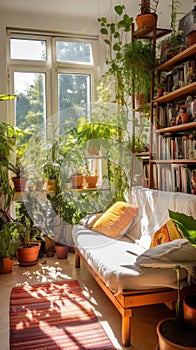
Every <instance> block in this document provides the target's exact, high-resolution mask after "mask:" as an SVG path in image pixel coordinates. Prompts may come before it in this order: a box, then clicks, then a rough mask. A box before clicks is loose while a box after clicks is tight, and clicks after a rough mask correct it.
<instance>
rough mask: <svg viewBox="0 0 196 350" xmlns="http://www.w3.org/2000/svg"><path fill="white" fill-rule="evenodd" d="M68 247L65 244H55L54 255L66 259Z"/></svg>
mask: <svg viewBox="0 0 196 350" xmlns="http://www.w3.org/2000/svg"><path fill="white" fill-rule="evenodd" d="M68 250H69V247H68V246H67V245H60V244H55V251H56V256H57V258H58V259H67V255H68Z"/></svg>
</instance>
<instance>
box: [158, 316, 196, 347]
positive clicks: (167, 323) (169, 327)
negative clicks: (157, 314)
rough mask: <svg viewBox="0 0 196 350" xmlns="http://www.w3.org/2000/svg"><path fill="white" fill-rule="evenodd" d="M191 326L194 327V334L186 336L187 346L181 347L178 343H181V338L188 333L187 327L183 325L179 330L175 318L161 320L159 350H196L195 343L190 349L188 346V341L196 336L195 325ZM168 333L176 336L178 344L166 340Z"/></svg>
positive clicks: (159, 325) (159, 324)
mask: <svg viewBox="0 0 196 350" xmlns="http://www.w3.org/2000/svg"><path fill="white" fill-rule="evenodd" d="M187 322H188V321H187ZM191 326H192V332H193V334H192V335H190V334H188V335H186V340H185V344H186V345H179V344H177V342H179V339H180V336H181V335H183V334H185V331H186V327H185V325H183V326H182V327H181V328H180V327H179V328H178V327H177V326H176V319H175V318H167V319H163V320H161V321H160V322H159V323H158V325H157V335H158V350H196V343H195V341H194V343H193V344H192V345H191V346H189V347H188V344H187V341H189V340H190V339H193V337H194V335H195V334H196V328H195V327H194V326H193V325H191ZM191 326H190V327H191ZM167 332H169V334H171V335H172V336H173V335H175V339H176V342H175V341H174V340H173V341H171V340H168V339H167V338H166V336H167V335H166V334H167ZM194 340H195V338H194Z"/></svg>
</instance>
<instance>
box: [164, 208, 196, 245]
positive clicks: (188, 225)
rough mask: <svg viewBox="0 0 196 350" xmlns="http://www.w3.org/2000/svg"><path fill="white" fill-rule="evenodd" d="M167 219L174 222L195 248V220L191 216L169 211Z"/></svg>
mask: <svg viewBox="0 0 196 350" xmlns="http://www.w3.org/2000/svg"><path fill="white" fill-rule="evenodd" d="M169 217H170V218H171V219H172V220H173V221H174V222H175V224H176V226H177V228H178V229H179V230H180V232H181V233H182V234H183V236H184V237H185V238H186V239H188V240H189V242H190V243H191V244H192V245H194V246H196V220H195V219H194V218H193V217H192V216H189V215H186V214H184V213H178V212H174V211H172V210H169Z"/></svg>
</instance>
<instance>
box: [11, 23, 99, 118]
mask: <svg viewBox="0 0 196 350" xmlns="http://www.w3.org/2000/svg"><path fill="white" fill-rule="evenodd" d="M11 38H13V39H15V38H18V39H27V40H36V39H37V40H44V41H46V45H47V50H46V61H36V60H20V59H11V58H10V39H11ZM97 39H98V38H97V37H96V36H91V37H85V36H82V35H81V37H80V38H78V36H77V37H76V36H75V35H71V34H63V33H59V34H56V33H48V32H46V33H43V32H40V33H39V32H37V31H35V33H34V34H33V31H32V30H29V31H23V30H20V29H9V30H7V47H6V53H7V81H8V91H9V93H14V72H34V73H36V72H37V73H45V74H46V118H47V119H48V118H49V117H50V116H51V115H54V114H56V113H58V74H59V73H62V74H77V73H78V74H89V75H90V84H91V89H90V99H91V102H94V101H95V96H96V91H95V86H96V84H97V76H98V70H97V67H98V50H97V45H98V40H97ZM56 41H70V42H74V41H75V42H86V43H89V44H91V47H92V64H86V63H85V64H83V63H82V64H80V63H74V62H73V63H70V62H58V61H56V60H55V58H56V55H55V49H56ZM8 115H9V122H10V123H13V124H14V123H15V120H14V118H15V117H14V105H13V104H10V107H9V113H8Z"/></svg>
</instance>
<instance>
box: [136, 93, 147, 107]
mask: <svg viewBox="0 0 196 350" xmlns="http://www.w3.org/2000/svg"><path fill="white" fill-rule="evenodd" d="M135 104H136V108H138V109H140V108H142V107H143V106H144V104H145V95H144V94H136V95H135Z"/></svg>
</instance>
